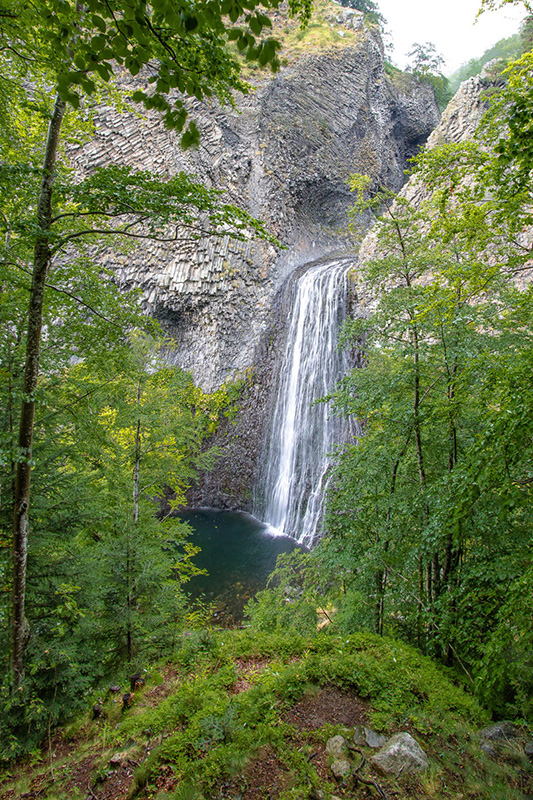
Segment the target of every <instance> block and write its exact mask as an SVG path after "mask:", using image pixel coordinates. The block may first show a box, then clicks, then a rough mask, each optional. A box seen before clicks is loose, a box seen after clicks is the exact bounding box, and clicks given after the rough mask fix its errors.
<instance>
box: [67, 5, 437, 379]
mask: <svg viewBox="0 0 533 800" xmlns="http://www.w3.org/2000/svg"><path fill="white" fill-rule="evenodd" d="M352 16H353V15H352ZM341 23H342V24H348V23H350V24H354V23H353V19H352V18H350V19H349V20H341ZM357 27H358V29H360V30H358V32H357V34H356V37H354V36H353V35H352V34H351V35H352V41H353V40H354V39H355V43H352V44H351V45H350V46H346V47H341V48H336V49H332V50H326V51H323V52H314V53H309V54H307V55H303V56H300V57H299V58H298V59H297V60H296V61H294V62H293V63H292V64H290V65H288V66H285V67H283V68H282V69H281V71H280V72H279V74H277V75H275V76H265V77H261V78H259V80H257V81H256V86H255V89H254V91H252V92H251V93H250V94H249V95H247V96H245V97H242V98H239V99H238V100H237V105H236V107H235V108H234V109H227V108H221V107H220V106H219V105H217V104H216V103H212V104H209V105H208V104H203V103H199V102H196V101H194V102H193V103H192V104H191V114H192V115H193V116H194V117H195V118H196V119H197V120H198V124H199V127H200V129H201V133H202V139H201V143H200V146H199V148H198V149H197V150H195V151H187V152H183V151H182V150H181V149H180V147H179V144H178V137H177V136H176V135H175V134H173V133H172V132H169V131H167V130H166V129H165V128H164V127H163V125H162V122H161V120H160V119H159V118H158V117H157V116H156V115H155V114H153V115H152V114H145V115H141V116H138V115H133V114H131V113H123V114H118V113H117V112H116V111H114V110H111V109H109V108H108V109H101V110H100V111H99V112H98V116H97V119H96V132H95V135H94V137H93V139H92V140H91V141H90V142H89V143H88V144H85V145H83V146H81V147H80V148H79V149H78V150H77V151H73V153H72V156H73V160H74V162H75V164H76V165H77V168H78V169H79V170H82V171H85V170H91V169H92V168H94V167H95V166H99V165H105V164H108V163H109V162H110V161H118V162H119V163H125V164H129V165H132V166H134V167H136V168H139V169H148V170H152V171H154V172H156V173H159V174H162V175H172V174H175V173H177V172H179V171H180V170H185V171H186V172H188V173H190V174H192V175H194V176H196V177H197V178H198V180H200V181H202V182H204V183H206V184H207V185H208V186H216V187H217V188H220V189H223V190H224V193H225V197H224V199H225V200H226V201H229V202H234V203H237V204H239V205H242V206H245V207H246V209H247V210H249V211H250V212H251V213H252V214H253V215H254V216H256V217H258V218H261V219H262V220H264V221H265V222H266V224H267V226H268V229H269V230H270V231H271V232H272V233H273V234H275V235H276V236H277V237H278V238H279V240H280V241H281V242H282V243H283V245H284V246H285V248H286V249H284V250H279V249H276V248H274V247H273V246H272V245H269V244H265V243H263V242H255V243H252V242H246V243H234V242H231V241H230V240H228V239H223V240H210V239H206V240H204V241H200V242H198V241H196V242H190V243H188V244H187V243H185V244H182V245H181V246H180V247H179V248H176V249H169V248H167V247H165V246H156V245H152V246H150V245H146V246H144V247H142V248H139V249H138V250H136V251H135V252H130V253H128V254H127V255H117V254H115V253H113V252H111V251H106V252H105V253H103V254H102V260H103V261H104V262H105V265H106V266H107V267H108V268H110V269H112V270H113V271H114V274H115V276H116V281H117V283H118V284H119V285H122V286H125V287H140V288H141V289H142V291H143V296H144V298H145V304H146V308H147V310H148V311H149V312H150V313H152V314H154V315H155V316H156V317H157V318H158V319H159V320H160V321H161V322H162V323H163V325H164V327H165V328H166V330H167V331H168V333H170V334H171V336H172V337H173V338H174V339H176V341H177V343H178V348H177V349H176V350H175V355H174V356H173V357H174V358H175V360H176V361H177V362H178V363H179V364H180V365H182V366H183V367H185V368H187V369H189V370H191V371H192V372H193V374H194V376H195V378H196V379H197V380H198V381H199V382H200V384H201V385H202V386H203V387H204V388H205V389H209V390H210V389H214V388H215V387H216V386H218V385H220V383H221V382H223V381H224V380H225V379H226V378H228V376H231V375H233V374H235V373H236V372H239V371H242V370H244V369H246V368H249V367H252V366H254V364H255V363H256V360H257V359H256V355H257V348H258V347H260V346H261V340H262V337H264V336H265V335H266V336H268V331H269V329H270V327H271V323H272V308H273V304H274V298H275V297H276V294H277V292H278V290H279V288H280V286H281V285H282V283H283V282H284V280H285V279H286V278H287V277H288V275H289V274H290V273H291V272H292V271H293V270H294V269H295V268H297V267H299V266H300V265H302V264H304V263H306V262H307V261H311V260H314V259H316V258H318V257H320V256H322V255H323V254H326V253H328V254H329V253H331V252H335V251H337V252H338V251H344V250H345V249H346V248H347V247H348V246H349V244H348V242H347V239H346V235H345V230H346V223H347V215H346V212H347V209H348V207H349V206H350V202H351V198H350V193H349V190H348V187H347V185H346V183H345V181H346V179H347V177H348V176H349V174H350V173H351V172H353V171H355V170H359V171H364V172H368V173H370V174H372V175H373V176H375V178H376V180H378V181H379V182H381V183H384V184H385V185H387V186H389V187H391V188H394V189H399V188H400V187H401V185H402V181H403V170H404V168H405V166H406V159H407V158H408V157H409V156H411V155H412V154H413V153H414V152H415V151H416V149H417V148H418V146H419V145H420V144H421V143H422V142H423V141H425V139H426V138H427V136H428V135H429V133H430V132H431V130H432V129H433V127H434V126H435V124H436V122H437V120H438V112H437V109H436V106H435V103H434V99H433V95H432V91H431V89H430V88H429V87H428V86H425V85H423V84H420V83H418V82H417V81H416V80H415V79H407V80H406V82H404V84H402V86H401V87H399V88H398V87H395V86H394V85H393V84H392V83H391V82H390V81H389V79H388V77H387V75H386V73H385V69H384V62H383V52H382V45H381V41H380V39H379V36H378V35H377V34H376V33H375V32H373V31H369V30H366V29H365V28H364V26H361V24H360V22H359V21H358V22H357Z"/></svg>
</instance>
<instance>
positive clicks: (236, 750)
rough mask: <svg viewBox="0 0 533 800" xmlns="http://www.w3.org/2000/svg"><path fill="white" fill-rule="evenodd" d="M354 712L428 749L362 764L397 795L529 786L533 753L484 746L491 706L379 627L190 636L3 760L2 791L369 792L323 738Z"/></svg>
mask: <svg viewBox="0 0 533 800" xmlns="http://www.w3.org/2000/svg"><path fill="white" fill-rule="evenodd" d="M324 687H327V688H326V689H324ZM124 688H127V686H125V687H124ZM98 696H101V695H98V694H95V696H94V699H96V698H97V697H98ZM94 699H88V708H92V703H93V702H94ZM356 722H363V723H366V724H370V725H371V726H372V727H373V728H374V729H376V730H380V731H382V732H384V733H385V734H392V733H395V732H398V731H403V730H406V731H409V732H410V733H411V734H412V735H413V736H414V737H415V738H416V739H417V740H418V742H419V743H420V744H421V746H422V747H423V748H424V750H425V751H426V752H427V754H428V755H429V757H430V760H431V768H430V770H429V771H428V772H427V773H426V774H425V775H423V776H422V777H421V778H414V777H411V776H407V775H404V776H400V778H399V780H392V779H384V778H382V777H380V776H379V775H377V774H376V773H375V772H373V770H372V768H371V767H370V766H369V765H368V764H367V765H365V767H364V768H363V770H362V771H361V774H362V775H363V776H364V777H365V778H367V779H368V778H373V779H375V780H376V781H377V782H378V783H379V784H380V786H381V787H382V789H383V791H384V792H385V794H386V796H387V797H388V798H389V800H391V798H393V797H394V798H405V799H407V798H417V800H424V798H463V799H464V800H466V799H467V798H471V800H474V799H475V800H481V798H491V800H512V799H513V798H520V797H522V796H523V795H522V793H521V792H520V791H519V789H522V791H526V784H527V782H528V780H529V778H530V777H531V775H530V774H529V776H528V775H527V772H528V769H529V768H528V765H527V763H525V761H524V759H523V758H522V761H521V762H520V763H519V762H517V761H516V755H515V759H514V760H513V758H512V757H511V756H512V754H507V755H506V756H504V757H502V758H501V759H500V760H498V761H491V760H490V759H489V758H488V757H487V756H486V755H485V754H484V753H482V752H481V750H480V747H479V740H478V738H477V736H476V730H477V729H479V727H480V726H481V725H483V724H485V723H486V722H487V717H486V713H485V712H484V711H483V710H482V709H481V708H480V707H479V706H478V705H477V703H476V702H475V700H473V698H472V697H470V696H469V695H468V694H466V693H465V692H464V691H463V690H462V689H461V688H460V687H459V686H457V685H456V684H454V683H453V681H452V680H451V679H450V677H448V676H447V675H446V674H445V672H444V671H443V670H441V669H439V668H438V667H437V666H436V665H435V664H434V663H432V662H431V661H430V660H429V659H427V658H425V657H423V656H421V655H419V654H418V653H417V652H416V651H415V650H413V649H412V648H410V647H408V646H406V645H403V644H401V643H399V642H396V641H394V640H387V639H380V638H378V637H376V636H373V635H370V634H355V635H353V636H350V637H349V638H346V639H342V638H340V637H338V636H335V635H332V634H331V633H328V632H322V633H319V634H317V635H316V636H314V637H312V638H308V639H304V638H300V637H295V636H287V635H286V636H273V635H266V634H257V633H253V632H252V631H251V630H245V631H224V632H219V633H211V632H209V631H204V632H200V633H193V634H191V635H190V636H186V637H184V639H183V643H182V646H181V649H180V650H179V651H177V653H176V654H175V656H174V657H173V658H172V659H171V660H169V661H166V662H165V663H163V664H160V665H159V671H158V672H156V671H152V673H151V676H150V677H149V678H148V680H147V684H146V687H145V688H144V689H143V690H141V691H138V692H137V693H136V696H135V702H134V704H133V706H132V707H131V708H130V709H128V710H126V711H124V712H123V711H121V707H120V701H119V699H113V697H112V696H110V697H109V699H107V700H106V702H105V714H104V717H103V718H102V719H99V720H91V714H90V713H89V712H88V713H87V714H86V715H85V716H84V717H81V718H79V719H78V720H76V721H75V722H73V723H72V724H71V725H70V726H69V727H67V728H65V729H64V730H63V731H60V732H58V733H57V734H56V736H55V737H53V739H52V746H51V747H50V748H49V747H48V746H45V747H44V748H43V751H42V752H40V753H36V754H34V755H33V758H30V759H27V760H26V761H24V762H21V763H19V764H18V765H16V766H15V767H13V766H12V767H11V769H10V770H9V771H7V772H5V773H4V774H3V776H1V777H0V798H6V799H7V798H10V800H13V799H14V798H19V797H20V798H22V797H26V798H37V797H38V798H42V800H52V798H66V797H68V798H72V800H76V798H93V799H94V798H98V800H100V799H101V800H103V799H104V798H107V799H108V800H122V798H124V799H125V798H127V797H134V796H136V797H139V798H153V799H154V800H155V799H156V798H157V800H163V798H166V800H170V798H174V800H194V799H198V798H206V800H211V798H213V800H214V798H223V797H227V798H234V800H236V798H237V797H241V798H242V800H255V798H257V799H258V800H259V798H267V797H274V798H285V799H286V800H288V799H289V798H294V799H296V798H315V800H316V798H321V797H322V798H324V800H328V799H329V798H330V797H331V796H332V795H333V794H334V795H336V796H338V797H354V796H355V795H356V796H357V797H362V798H363V797H374V796H377V795H376V794H375V790H374V789H373V788H371V787H370V786H367V785H363V784H361V783H359V786H358V788H357V791H356V787H355V786H354V785H353V784H349V785H347V786H342V785H338V784H336V782H335V780H334V779H333V776H332V774H331V771H330V769H329V765H328V759H327V756H326V754H325V750H324V747H325V743H326V741H327V739H328V738H329V737H331V736H332V735H334V734H337V733H342V734H344V735H348V734H347V731H350V733H352V732H353V725H354V724H355V723H356ZM363 749H364V748H363ZM365 752H366V755H367V756H369V755H371V751H369V750H366V751H365ZM358 757H359V756H356V755H355V754H354V763H356V759H357V758H358ZM112 758H113V762H114V763H111V759H112ZM518 759H519V761H520V757H519V756H518ZM519 769H522V770H523V774H522V775H521V776H520V774H519V771H518V770H519ZM52 776H53V780H52ZM530 791H531V789H530ZM354 792H355V794H354Z"/></svg>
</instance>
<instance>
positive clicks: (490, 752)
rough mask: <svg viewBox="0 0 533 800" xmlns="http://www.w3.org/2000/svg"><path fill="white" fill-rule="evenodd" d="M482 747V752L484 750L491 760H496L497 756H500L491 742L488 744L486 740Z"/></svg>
mask: <svg viewBox="0 0 533 800" xmlns="http://www.w3.org/2000/svg"><path fill="white" fill-rule="evenodd" d="M480 747H481V750H483V752H484V753H486V754H487V755H488V756H490V758H496V756H497V755H498V752H497V750H496V748H495V747H494V745H492V744H490V742H488V741H486V740H483V741H482V742H481V745H480Z"/></svg>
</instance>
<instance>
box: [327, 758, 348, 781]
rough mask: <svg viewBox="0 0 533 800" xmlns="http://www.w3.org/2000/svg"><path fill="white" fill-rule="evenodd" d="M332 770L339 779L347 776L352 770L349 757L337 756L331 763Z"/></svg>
mask: <svg viewBox="0 0 533 800" xmlns="http://www.w3.org/2000/svg"><path fill="white" fill-rule="evenodd" d="M331 771H332V772H333V774H334V776H335V777H336V778H337V780H338V781H340V780H342V779H343V778H346V777H347V776H348V775H349V774H350V773H351V771H352V766H351V764H350V762H349V761H348V759H347V758H336V759H335V761H334V762H333V764H332V765H331Z"/></svg>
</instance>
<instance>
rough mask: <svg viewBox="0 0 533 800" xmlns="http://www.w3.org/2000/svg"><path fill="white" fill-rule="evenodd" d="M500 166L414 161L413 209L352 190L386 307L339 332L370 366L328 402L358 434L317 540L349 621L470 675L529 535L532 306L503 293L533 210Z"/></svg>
mask: <svg viewBox="0 0 533 800" xmlns="http://www.w3.org/2000/svg"><path fill="white" fill-rule="evenodd" d="M495 163H496V164H497V156H492V155H490V153H489V152H488V151H487V149H486V148H484V147H483V146H480V145H478V144H477V143H466V144H462V145H446V146H442V147H437V148H434V149H432V150H428V151H424V152H423V153H422V154H421V155H420V156H419V157H418V159H417V165H416V169H415V174H416V177H417V180H418V181H419V184H418V188H419V190H421V191H419V192H418V193H417V197H418V198H420V196H422V197H425V198H426V199H425V200H423V201H422V202H421V203H420V201H419V202H418V204H417V205H416V206H413V205H411V203H410V202H409V200H407V199H406V198H402V197H400V198H396V199H395V198H393V197H392V196H391V195H389V194H387V193H385V192H383V191H379V190H378V191H377V192H376V191H375V190H374V191H369V190H370V189H371V187H370V182H369V179H368V178H367V177H364V176H355V177H353V179H352V189H353V190H354V191H356V192H357V196H358V201H357V203H356V206H355V209H354V214H355V215H356V219H358V218H359V214H360V213H362V212H364V211H368V209H372V208H374V209H381V215H380V218H379V219H380V221H379V224H378V227H377V231H376V235H377V239H378V246H377V249H376V252H375V256H374V258H373V259H371V260H370V261H369V262H368V263H367V264H366V265H365V266H364V278H365V280H366V282H367V285H368V290H369V291H371V292H372V294H373V295H374V296H377V297H379V298H380V299H379V304H378V308H377V311H376V312H375V313H373V314H372V316H371V317H370V318H368V319H358V320H354V321H353V322H352V323H350V325H349V327H348V329H347V332H346V337H347V341H348V342H349V343H350V344H351V346H358V347H360V348H362V349H363V352H364V354H365V361H366V363H365V367H364V369H356V370H354V371H353V372H352V373H351V375H349V376H348V377H347V378H346V379H345V380H344V382H343V383H342V384H341V386H340V387H339V389H338V391H337V393H336V400H337V403H338V406H339V408H340V409H341V410H342V411H343V412H344V413H349V414H353V415H355V416H356V418H357V419H359V420H361V421H362V422H363V423H364V435H363V437H362V438H361V439H360V441H358V442H357V444H354V445H353V446H350V447H348V448H347V449H346V452H345V453H343V455H342V456H341V457H340V459H339V464H338V471H337V475H336V479H335V480H334V481H333V482H332V485H333V487H334V488H333V491H332V494H331V497H330V500H329V511H328V519H327V530H328V535H327V537H326V539H325V541H324V543H323V544H322V545H321V547H322V548H323V551H324V558H326V559H327V558H328V554H329V558H330V559H334V560H335V563H336V565H337V572H338V573H339V574H341V575H342V576H343V580H344V582H345V584H347V585H348V591H349V593H351V595H352V596H353V597H357V598H358V601H357V602H358V606H359V611H358V612H357V613H358V619H359V624H361V621H365V622H366V624H367V625H372V626H373V627H374V628H375V629H376V630H377V631H378V632H382V631H385V630H389V631H391V632H394V633H399V634H400V635H402V636H405V637H407V638H408V639H410V640H411V641H414V642H416V643H417V644H418V645H419V646H420V647H421V648H423V649H426V650H428V651H429V652H431V653H433V654H434V655H437V656H439V657H440V658H443V659H444V660H446V661H448V662H449V663H453V662H455V663H456V664H458V665H462V667H464V669H466V670H467V672H469V673H470V671H471V670H473V671H475V672H476V673H477V674H482V671H483V669H484V668H485V665H486V662H485V660H484V659H485V653H484V648H483V645H482V644H480V643H481V642H483V641H484V640H485V637H486V635H487V632H490V631H493V636H494V638H493V640H492V641H493V643H494V650H492V655H491V658H492V663H493V664H495V663H497V659H496V655H495V654H496V653H497V652H498V651H497V647H498V644H497V642H498V641H500V642H501V641H502V627H500V628H497V627H496V626H495V623H496V621H497V619H498V618H500V619H501V620H503V619H504V618H507V617H508V611H506V609H509V607H510V606H512V604H513V603H515V602H516V598H514V599H513V600H511V599H510V598H509V596H508V594H507V592H508V586H509V583H511V585H513V586H518V585H522V582H521V580H520V579H521V575H522V574H523V572H524V570H525V569H526V568H527V565H528V560H529V558H530V544H529V541H530V537H529V534H528V530H529V526H530V524H531V522H532V520H531V505H530V488H531V481H532V477H531V475H532V473H531V463H532V451H531V447H530V446H529V444H526V442H528V443H529V442H530V412H529V406H530V397H529V395H530V392H529V388H528V386H527V382H525V378H524V375H525V372H524V370H525V371H527V369H528V367H527V364H529V363H530V358H531V356H530V353H531V337H532V335H533V333H532V331H533V318H532V317H531V296H532V293H531V290H530V289H528V290H526V291H518V290H517V289H516V287H515V286H514V284H513V280H514V279H515V278H516V277H517V276H519V275H520V273H521V271H522V270H523V269H527V265H528V262H529V259H530V257H531V248H530V247H528V246H525V244H524V243H522V242H520V241H517V239H516V232H517V230H519V229H520V227H521V226H522V225H523V223H524V221H525V220H526V219H528V214H529V205H530V204H529V203H527V204H526V206H525V207H524V208H522V212H521V214H520V215H519V217H518V219H515V218H514V217H511V218H510V217H509V215H508V214H507V213H506V211H507V210H508V206H506V201H505V196H503V195H500V196H498V194H497V192H496V191H495V185H494V176H495V174H496V175H497V171H496V172H494V169H495ZM367 193H368V195H367ZM520 386H523V387H524V388H523V391H522V390H520V389H519V388H518V387H520ZM519 440H520V441H521V444H519ZM365 598H369V599H371V601H372V608H370V607H366V608H365ZM502 624H503V623H502ZM519 641H521V642H523V643H524V647H525V646H526V645H527V641H528V639H527V636H522V632H520V633H519ZM524 647H522V653H524ZM517 649H518V648H517ZM500 652H501V651H500ZM522 663H523V664H524V672H523V673H522V674H521V673H520V672H519V670H515V673H514V681H515V685H514V688H515V690H516V691H519V692H521V696H522V697H523V696H525V694H527V688H526V687H527V686H528V685H529V683H530V680H531V673H530V671H529V672H528V669H529V667H526V662H525V660H523V661H522ZM499 675H500V677H501V676H502V673H501V672H500V673H499ZM493 700H494V698H493ZM494 702H496V701H494ZM498 702H500V703H501V695H500V697H499V700H498Z"/></svg>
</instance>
